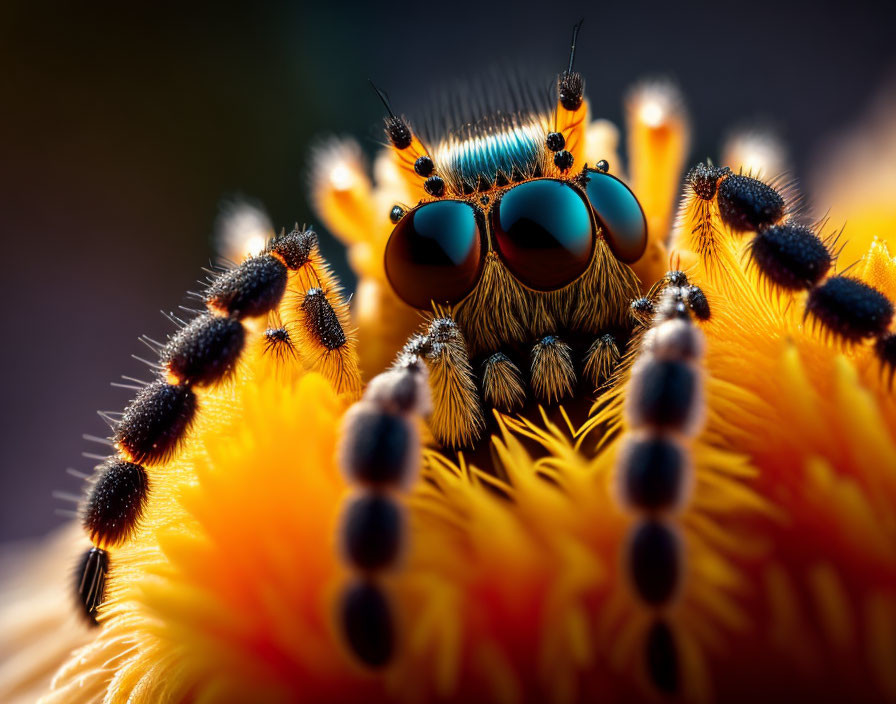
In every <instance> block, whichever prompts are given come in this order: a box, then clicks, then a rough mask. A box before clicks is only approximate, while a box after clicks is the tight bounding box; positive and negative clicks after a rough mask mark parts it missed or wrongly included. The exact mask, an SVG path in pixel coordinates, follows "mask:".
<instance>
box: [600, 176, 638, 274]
mask: <svg viewBox="0 0 896 704" xmlns="http://www.w3.org/2000/svg"><path fill="white" fill-rule="evenodd" d="M585 193H586V194H587V196H588V200H589V201H590V202H591V208H592V209H593V210H594V216H595V218H596V219H597V221H598V223H599V224H600V226H601V229H602V230H603V233H604V239H605V240H606V241H607V244H608V245H610V249H611V250H612V251H613V254H614V255H616V258H617V259H619V260H620V261H623V262H626V263H627V264H631V263H632V262H635V261H638V259H640V258H641V255H642V254H644V249H645V248H646V247H647V219H646V218H645V217H644V211H643V210H641V204H640V203H639V202H638V199H637V198H635V194H634V193H632V192H631V191H630V190H629V187H628V186H626V185H625V184H624V183H623V182H622V181H620V180H619V179H618V178H616V177H615V176H610V174H605V173H602V172H600V171H591V170H588V171H586V172H585Z"/></svg>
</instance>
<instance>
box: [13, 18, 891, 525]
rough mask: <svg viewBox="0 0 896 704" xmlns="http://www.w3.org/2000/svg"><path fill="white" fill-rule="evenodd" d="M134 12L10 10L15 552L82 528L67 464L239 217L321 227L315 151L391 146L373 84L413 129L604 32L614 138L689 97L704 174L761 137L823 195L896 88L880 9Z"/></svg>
mask: <svg viewBox="0 0 896 704" xmlns="http://www.w3.org/2000/svg"><path fill="white" fill-rule="evenodd" d="M122 5H124V3H112V2H93V3H68V4H62V3H59V4H58V6H53V5H52V4H50V5H48V4H43V3H41V4H40V5H39V6H38V4H36V3H29V2H24V1H22V0H12V1H7V2H5V3H4V4H3V5H2V7H0V96H2V98H0V101H2V102H0V140H2V141H0V145H2V148H0V236H2V244H3V249H2V261H3V268H2V271H3V275H2V277H0V295H2V301H3V307H2V316H3V319H2V323H3V335H4V338H3V339H4V340H5V344H3V345H2V348H0V355H2V368H3V369H4V371H5V373H6V379H5V382H4V384H3V387H2V398H3V401H2V424H0V432H2V441H0V501H2V504H0V540H10V539H15V538H20V537H25V536H32V535H37V534H40V533H42V532H45V531H46V530H47V529H48V528H50V527H52V526H54V525H57V524H58V523H59V522H61V521H62V520H63V519H62V518H60V517H58V516H56V515H55V514H54V510H55V509H57V508H66V505H65V504H64V503H63V502H60V501H58V500H55V499H53V498H52V497H51V493H52V492H53V490H64V491H74V492H76V491H78V488H79V484H78V482H77V480H75V479H74V478H72V477H69V476H68V475H66V474H65V473H64V469H65V467H75V468H77V469H79V470H81V471H88V470H89V468H90V466H91V464H92V462H91V461H89V460H85V459H83V458H81V457H80V453H81V452H82V451H94V452H99V451H101V449H99V448H98V447H91V446H90V443H87V442H86V441H84V440H82V438H81V435H82V433H91V434H96V435H104V434H106V428H105V426H104V424H103V422H102V421H101V420H100V419H99V418H98V417H97V416H96V415H95V410H96V409H110V410H120V409H121V408H122V407H123V406H124V404H125V403H126V401H127V394H126V392H124V391H121V390H117V389H113V388H111V387H110V386H109V382H110V381H114V380H116V379H117V378H118V376H119V375H120V374H131V375H137V376H140V375H142V376H144V377H145V376H146V374H145V372H144V370H143V369H142V368H141V365H140V364H139V363H138V362H135V361H133V360H131V359H130V357H129V355H130V354H132V353H134V354H143V351H142V346H141V345H140V344H139V343H138V342H137V340H136V338H137V336H138V335H140V334H142V333H146V334H149V335H150V336H152V337H155V338H156V339H164V336H165V334H166V333H167V332H168V331H169V330H170V326H169V324H168V323H167V321H165V320H164V319H163V318H162V317H161V316H160V315H159V313H158V310H159V309H160V308H164V309H166V310H170V309H174V308H176V306H177V305H178V304H179V303H181V302H183V300H184V298H183V294H184V292H186V291H187V290H188V289H190V288H195V279H197V278H198V276H199V274H200V271H199V269H200V267H201V266H203V265H204V264H207V263H208V259H209V257H210V256H211V251H212V250H211V244H210V234H211V230H212V226H213V223H214V219H215V217H216V214H217V212H218V207H219V204H220V202H221V200H222V198H227V197H233V196H235V195H240V194H242V195H246V196H250V197H253V198H257V199H258V200H260V201H261V202H262V203H264V204H265V206H266V207H267V208H268V210H269V212H270V214H271V216H272V219H273V221H274V222H275V224H276V225H277V226H278V227H279V226H280V225H289V224H291V223H292V222H294V221H296V220H298V221H300V222H301V221H308V222H311V214H310V212H309V208H308V205H307V201H306V198H305V180H306V173H305V168H306V166H305V165H306V159H307V154H308V149H309V144H310V142H311V140H312V139H313V138H314V137H315V136H317V135H320V134H325V133H327V132H348V133H353V134H355V135H357V136H358V137H360V138H361V139H362V141H363V143H364V144H365V146H366V147H367V148H368V149H370V150H373V149H374V148H375V146H376V142H377V141H378V140H379V139H380V133H379V124H380V123H379V119H380V106H379V105H378V103H377V101H376V99H375V97H374V96H373V94H372V92H371V91H370V88H369V86H368V85H367V79H368V77H370V78H373V79H374V80H375V81H376V82H377V83H378V84H379V85H381V86H382V87H383V88H385V89H386V90H387V91H388V92H389V93H390V95H391V97H392V100H393V103H394V104H395V105H396V106H398V108H399V109H400V110H402V111H403V112H406V113H408V114H410V115H411V116H413V115H414V114H415V110H416V108H415V106H416V103H417V100H418V99H419V95H420V94H421V93H423V94H426V93H429V92H431V91H433V90H435V89H437V88H438V86H439V85H440V84H444V83H446V82H447V83H451V82H452V81H453V80H455V79H457V78H462V77H464V76H469V75H472V74H475V73H476V72H477V71H480V70H482V69H484V68H487V67H489V66H490V65H492V64H504V65H506V64H507V63H516V62H520V61H525V62H526V65H528V66H533V67H536V68H537V69H538V70H539V71H540V72H556V71H557V70H559V69H560V68H561V67H562V65H563V63H564V61H565V60H566V53H567V42H568V35H569V32H570V29H571V27H572V25H573V23H574V22H575V21H576V20H577V19H578V18H579V17H581V16H585V17H586V24H585V28H584V31H583V34H582V41H581V45H580V51H579V55H578V60H577V67H578V68H579V69H580V70H581V71H582V72H583V73H584V74H585V76H586V78H587V82H588V94H589V97H590V98H591V100H592V107H593V110H594V112H595V114H597V115H600V116H604V117H609V118H611V119H614V120H616V121H618V119H619V117H620V115H621V98H622V95H623V94H624V91H625V89H626V87H627V86H629V85H630V84H631V83H632V82H634V81H635V80H637V79H638V78H640V77H642V76H644V75H657V74H659V75H666V76H671V77H673V78H675V79H677V80H678V82H679V83H680V84H681V86H682V88H683V89H684V92H685V94H686V95H687V97H688V100H689V104H690V108H691V112H692V115H693V121H694V125H695V131H696V139H695V143H694V150H693V158H694V159H697V158H704V157H706V156H714V155H717V150H718V146H719V143H720V140H721V138H722V137H723V136H724V134H725V133H726V131H727V130H728V128H730V127H732V126H736V125H744V124H748V123H749V122H750V121H751V120H761V121H762V122H763V124H771V125H772V126H774V127H775V128H776V129H777V130H778V132H779V133H780V135H781V136H782V137H783V138H784V140H785V141H786V142H787V143H788V144H789V146H790V148H791V150H792V155H793V161H794V164H795V167H796V171H797V175H805V169H806V168H807V166H808V164H809V158H810V156H811V155H812V150H813V148H814V147H817V146H818V145H820V144H821V143H822V140H823V139H824V138H825V137H828V136H830V135H832V134H835V133H836V132H837V131H838V130H840V129H842V128H843V127H845V126H847V125H849V124H850V123H851V122H852V121H853V120H854V119H855V118H856V117H857V115H858V114H859V113H860V112H861V110H862V109H863V108H864V106H865V105H866V104H867V103H868V102H869V101H870V99H871V98H872V96H873V95H874V94H875V92H876V91H877V90H879V89H880V88H881V87H882V86H883V85H884V82H885V79H886V77H887V76H889V75H892V72H893V69H894V67H896V63H894V60H896V49H894V46H893V42H892V30H893V27H894V26H896V22H894V19H896V18H894V16H893V11H892V10H884V9H876V8H877V7H878V3H873V2H864V1H861V0H857V1H855V2H850V3H848V4H842V5H841V4H834V3H827V4H825V3H813V4H806V6H805V7H804V8H802V9H801V8H799V7H797V6H794V5H791V4H785V3H780V2H767V1H765V0H763V1H762V2H737V3H734V2H718V3H705V4H700V5H699V6H695V5H691V6H690V7H683V6H682V4H680V3H668V2H657V3H649V4H647V5H645V4H642V3H633V2H628V3H613V4H610V3H594V2H588V3H575V2H567V3H562V4H560V5H558V4H556V3H545V4H536V3H514V6H513V9H510V8H509V6H507V5H506V4H500V5H499V4H498V3H492V4H480V3H477V4H475V5H474V6H463V5H460V4H456V5H454V6H451V5H446V4H444V3H424V4H421V5H420V6H419V7H416V6H411V5H403V4H400V3H382V4H379V5H368V4H361V3H356V4H340V3H336V2H325V3H324V2H320V3H315V6H313V7H302V6H301V5H300V4H299V3H296V4H294V5H292V6H287V5H284V6H274V5H264V4H257V3H253V4H252V5H251V7H250V6H249V5H248V4H247V6H246V7H244V8H237V7H235V6H233V5H214V6H208V7H201V6H196V5H194V6H193V7H192V9H184V8H181V7H178V6H176V5H173V4H172V5H171V6H168V7H163V6H161V5H157V6H156V7H155V8H154V9H147V10H145V11H140V10H135V9H133V8H129V9H126V8H123V7H122ZM884 13H889V16H884ZM835 166H836V165H833V164H832V167H835ZM326 245H327V246H326V254H327V255H328V256H329V257H330V259H331V260H333V261H334V263H335V264H336V266H337V268H339V269H340V270H341V271H342V272H343V273H344V272H345V261H344V257H342V254H341V251H340V249H339V247H338V246H337V245H335V244H334V243H332V242H328V243H326ZM349 280H350V279H349Z"/></svg>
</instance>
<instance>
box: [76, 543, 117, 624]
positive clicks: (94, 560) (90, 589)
mask: <svg viewBox="0 0 896 704" xmlns="http://www.w3.org/2000/svg"><path fill="white" fill-rule="evenodd" d="M108 572H109V555H108V553H107V552H106V551H105V550H101V549H100V548H90V550H88V551H87V553H86V554H85V555H84V557H83V558H82V560H81V565H80V567H79V569H78V572H77V576H76V582H75V588H76V590H75V591H76V594H77V598H78V603H79V604H80V605H81V607H82V608H83V610H84V615H85V616H86V617H87V619H88V620H89V621H90V623H92V624H96V614H97V610H98V609H99V607H100V605H101V604H102V603H103V597H104V596H105V594H106V575H107V574H108Z"/></svg>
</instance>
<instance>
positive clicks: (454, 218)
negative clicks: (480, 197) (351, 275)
mask: <svg viewBox="0 0 896 704" xmlns="http://www.w3.org/2000/svg"><path fill="white" fill-rule="evenodd" d="M385 266H386V277H387V278H388V279H389V283H390V284H391V285H392V288H393V290H394V291H395V293H396V294H397V295H398V297H399V298H401V300H403V301H404V302H405V303H407V304H408V305H410V306H413V307H414V308H422V309H428V308H430V306H431V304H432V303H433V302H435V303H448V304H452V303H457V302H458V301H460V300H461V299H462V298H464V297H465V296H466V295H467V294H468V293H469V292H470V291H471V290H472V289H473V286H475V284H476V281H477V280H478V278H479V271H480V269H481V267H482V232H481V229H480V227H479V219H478V217H477V214H476V211H475V210H474V209H473V207H472V206H471V205H469V204H468V203H464V202H463V201H456V200H442V201H435V202H432V203H426V204H424V205H421V206H420V207H419V208H416V209H415V210H412V211H410V212H409V213H407V214H406V215H405V216H404V217H403V218H402V219H401V220H400V221H399V222H398V224H397V225H396V226H395V229H394V230H392V235H391V237H389V241H388V242H387V243H386V259H385Z"/></svg>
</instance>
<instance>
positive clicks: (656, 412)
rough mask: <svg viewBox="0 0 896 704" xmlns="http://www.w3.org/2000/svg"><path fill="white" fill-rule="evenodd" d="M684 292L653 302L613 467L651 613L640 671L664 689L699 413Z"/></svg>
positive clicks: (637, 582)
mask: <svg viewBox="0 0 896 704" xmlns="http://www.w3.org/2000/svg"><path fill="white" fill-rule="evenodd" d="M687 297H688V290H687V288H685V287H680V286H667V287H666V288H665V289H664V290H663V292H662V294H661V296H660V299H659V301H658V302H657V305H656V312H655V315H654V319H653V323H654V324H653V327H651V328H650V329H649V330H648V331H647V332H646V333H645V334H644V337H643V339H642V341H641V345H640V348H639V351H638V356H637V358H636V359H635V362H634V364H633V366H632V371H631V378H630V380H629V382H628V389H627V393H626V403H625V415H626V419H627V426H628V430H627V432H626V434H625V435H624V436H623V438H622V446H621V450H620V452H619V458H618V460H617V467H616V478H617V482H618V486H619V494H620V496H621V497H622V498H623V501H624V503H625V505H626V506H627V507H628V509H629V510H630V511H632V512H633V513H634V514H635V516H636V518H635V522H634V524H633V527H632V531H631V535H630V539H629V541H628V542H627V545H626V547H625V560H624V564H625V570H626V572H627V578H628V580H629V582H630V584H631V586H632V588H633V589H634V592H635V594H636V596H637V598H638V599H639V601H641V602H642V603H643V604H644V605H645V606H646V607H647V608H649V609H651V610H652V611H653V614H652V617H651V624H650V626H649V627H648V630H647V634H646V637H645V640H644V651H643V652H644V663H645V670H646V672H647V675H648V678H649V680H650V682H651V683H652V684H653V686H654V687H656V688H657V689H658V690H659V691H660V692H663V693H665V694H674V693H676V692H677V691H678V690H679V689H680V688H681V683H680V679H681V673H680V667H679V659H680V656H679V652H678V644H677V640H676V637H675V633H674V631H673V628H672V625H671V623H670V622H669V621H668V620H667V619H666V618H665V617H664V616H663V609H664V607H665V606H666V605H667V604H669V603H670V602H671V601H673V600H674V599H675V597H676V596H677V595H678V593H679V591H680V590H681V583H682V581H683V574H682V572H683V571H684V569H685V560H684V544H683V541H682V539H681V537H680V536H679V534H678V530H677V526H676V524H675V521H674V516H675V513H676V511H677V510H678V509H680V507H681V505H682V504H683V503H684V502H685V501H686V500H687V495H688V492H689V488H690V484H691V483H692V478H691V474H692V472H691V467H690V441H691V440H692V439H693V438H694V437H695V436H696V435H697V433H698V432H699V430H700V428H701V425H702V414H703V412H704V408H703V405H704V400H703V392H702V383H701V369H700V360H701V358H702V354H703V337H702V334H701V332H700V331H699V329H698V328H697V327H696V326H695V325H693V323H692V322H691V314H690V309H689V306H688V304H687V302H686V300H687Z"/></svg>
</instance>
